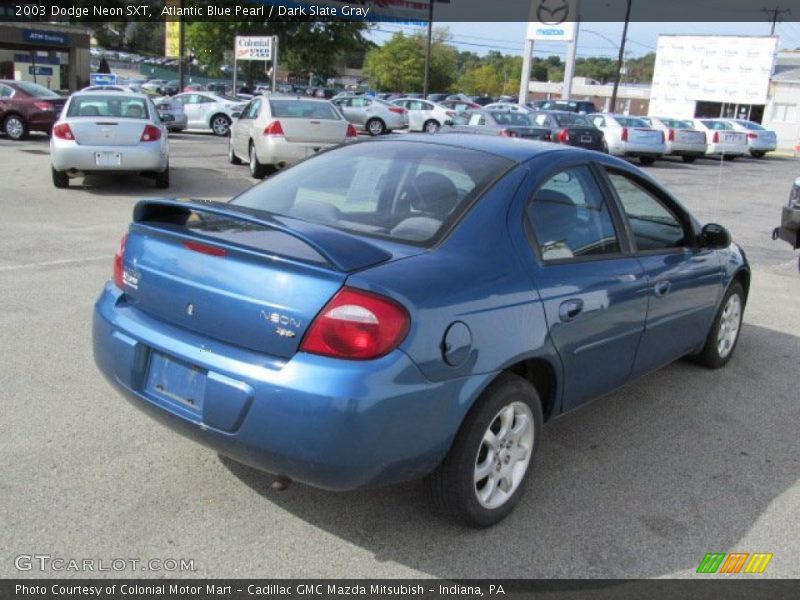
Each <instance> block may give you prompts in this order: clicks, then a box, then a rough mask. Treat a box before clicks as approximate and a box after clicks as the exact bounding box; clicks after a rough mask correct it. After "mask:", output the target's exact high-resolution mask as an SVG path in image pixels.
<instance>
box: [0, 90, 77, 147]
mask: <svg viewBox="0 0 800 600" xmlns="http://www.w3.org/2000/svg"><path fill="white" fill-rule="evenodd" d="M66 101H67V99H66V98H63V97H62V96H59V95H58V94H56V93H55V92H53V91H52V90H48V89H47V88H46V87H43V86H41V85H38V84H35V83H31V82H30V81H12V80H8V79H0V128H2V131H3V133H5V134H6V135H7V136H8V137H9V138H11V139H12V140H22V139H25V137H26V136H27V135H28V132H30V131H43V132H45V133H47V134H49V133H50V130H51V129H52V128H53V123H55V122H56V121H57V120H58V116H59V115H60V114H61V109H62V108H63V107H64V103H65V102H66Z"/></svg>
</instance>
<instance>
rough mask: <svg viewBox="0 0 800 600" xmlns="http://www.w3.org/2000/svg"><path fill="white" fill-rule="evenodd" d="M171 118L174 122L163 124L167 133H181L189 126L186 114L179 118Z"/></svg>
mask: <svg viewBox="0 0 800 600" xmlns="http://www.w3.org/2000/svg"><path fill="white" fill-rule="evenodd" d="M172 116H173V117H175V120H174V121H170V122H168V123H165V125H166V127H167V129H168V130H169V131H183V130H184V129H186V127H187V126H188V125H189V117H187V116H186V113H182V114H181V115H180V116H176V115H172Z"/></svg>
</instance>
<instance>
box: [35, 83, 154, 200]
mask: <svg viewBox="0 0 800 600" xmlns="http://www.w3.org/2000/svg"><path fill="white" fill-rule="evenodd" d="M167 137H168V136H167V129H166V127H165V126H164V124H163V123H162V122H161V118H160V116H159V113H158V110H156V107H155V105H154V104H153V101H152V100H151V99H150V98H149V97H148V96H147V95H145V94H129V93H125V92H77V93H75V94H73V95H72V96H70V97H69V99H68V100H67V103H66V104H65V105H64V110H63V111H62V113H61V118H60V119H59V120H58V121H57V122H56V123H55V125H53V134H52V136H51V137H50V162H51V167H52V172H53V185H55V186H56V187H58V188H65V187H67V186H68V185H69V180H70V178H71V177H80V176H84V175H86V174H91V173H99V172H109V171H113V172H132V173H142V174H145V175H149V176H152V177H154V178H155V181H156V187H160V188H166V187H169V141H168V139H167Z"/></svg>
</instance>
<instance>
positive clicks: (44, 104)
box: [33, 102, 53, 111]
mask: <svg viewBox="0 0 800 600" xmlns="http://www.w3.org/2000/svg"><path fill="white" fill-rule="evenodd" d="M33 105H34V106H35V107H36V108H38V109H39V110H47V111H50V110H53V105H52V104H50V103H49V102H34V103H33Z"/></svg>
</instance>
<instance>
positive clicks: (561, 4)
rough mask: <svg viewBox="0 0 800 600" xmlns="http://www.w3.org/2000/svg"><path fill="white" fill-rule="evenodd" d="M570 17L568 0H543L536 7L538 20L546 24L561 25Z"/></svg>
mask: <svg viewBox="0 0 800 600" xmlns="http://www.w3.org/2000/svg"><path fill="white" fill-rule="evenodd" d="M568 18H569V2H568V1H567V0H542V3H541V4H540V5H539V7H538V8H537V9H536V20H537V21H539V22H540V23H544V24H545V25H560V24H561V23H563V22H564V21H566V20H567V19H568Z"/></svg>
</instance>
